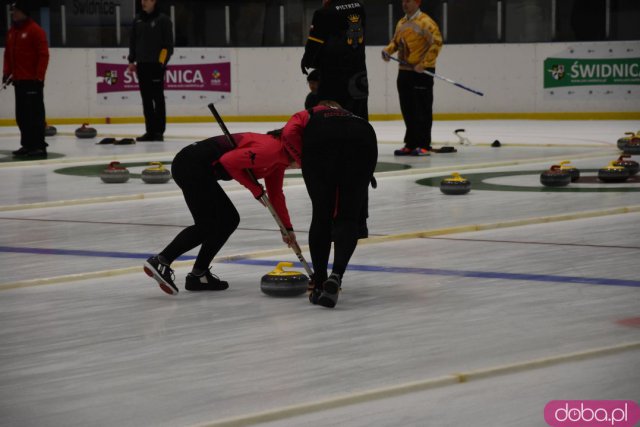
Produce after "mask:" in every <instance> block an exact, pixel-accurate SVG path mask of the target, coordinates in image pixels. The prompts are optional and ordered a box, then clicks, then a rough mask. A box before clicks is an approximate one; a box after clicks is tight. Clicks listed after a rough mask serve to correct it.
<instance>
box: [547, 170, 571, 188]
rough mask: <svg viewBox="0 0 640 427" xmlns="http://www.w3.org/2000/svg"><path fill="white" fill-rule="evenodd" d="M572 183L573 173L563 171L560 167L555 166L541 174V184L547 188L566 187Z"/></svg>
mask: <svg viewBox="0 0 640 427" xmlns="http://www.w3.org/2000/svg"><path fill="white" fill-rule="evenodd" d="M570 182H571V173H570V172H569V171H568V170H562V169H561V168H560V165H553V166H551V168H550V169H549V170H547V171H544V172H542V173H541V174H540V183H541V184H542V185H544V186H545V187H565V186H567V185H569V183H570Z"/></svg>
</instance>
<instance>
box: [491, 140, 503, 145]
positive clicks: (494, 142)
mask: <svg viewBox="0 0 640 427" xmlns="http://www.w3.org/2000/svg"><path fill="white" fill-rule="evenodd" d="M491 146H492V147H502V144H500V141H498V140H497V139H496V140H495V141H493V143H492V144H491Z"/></svg>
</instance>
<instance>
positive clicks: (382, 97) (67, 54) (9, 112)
mask: <svg viewBox="0 0 640 427" xmlns="http://www.w3.org/2000/svg"><path fill="white" fill-rule="evenodd" d="M576 45H577V46H583V47H584V45H585V44H584V43H583V44H576V43H574V44H573V46H576ZM591 45H594V46H595V45H597V46H599V47H602V46H612V47H614V48H616V49H625V50H626V49H636V50H638V51H639V52H640V49H639V47H640V46H639V43H638V42H616V43H610V44H607V43H591ZM570 46H572V45H571V44H568V43H553V44H550V43H547V44H533V43H530V44H486V45H449V46H445V47H444V49H443V50H442V53H441V55H440V57H439V60H438V67H437V72H438V73H439V74H441V75H443V76H446V77H448V78H450V79H453V80H456V81H458V82H460V83H462V84H464V85H466V86H469V87H472V88H474V89H477V90H480V91H482V92H484V93H485V96H483V97H480V96H477V95H474V94H472V93H469V92H466V91H464V90H461V89H459V88H457V87H455V86H453V85H450V84H448V83H445V82H442V81H439V80H436V82H435V104H434V112H435V113H540V112H563V111H566V112H591V111H593V112H609V111H610V112H637V111H640V99H639V97H636V96H628V97H626V98H625V97H616V98H612V99H601V98H598V97H593V98H589V99H580V100H570V99H549V97H548V96H547V97H545V96H544V91H543V77H544V75H543V61H544V59H545V58H547V57H550V56H553V55H556V54H558V53H559V52H562V51H563V50H565V49H567V48H568V47H570ZM381 48H382V47H381V46H370V47H368V48H367V67H368V71H369V88H370V98H369V112H370V113H371V114H399V113H400V107H399V104H398V96H397V92H396V83H395V80H396V75H397V64H395V63H385V62H383V61H382V60H381V59H380V50H381ZM180 50H184V51H190V50H194V49H182V48H180V49H178V51H180ZM229 52H230V57H231V64H232V92H231V96H230V99H229V101H228V102H226V103H222V104H220V106H219V110H220V111H221V113H222V114H226V115H234V116H255V115H260V116H275V115H288V114H291V113H293V112H295V111H298V110H300V109H301V108H303V105H304V98H305V96H306V94H307V91H308V89H307V85H306V78H305V76H304V75H303V74H302V73H301V71H300V58H301V56H302V48H234V49H229ZM3 53H4V49H0V55H1V54H3ZM95 61H96V58H95V51H94V50H93V49H51V63H50V66H49V70H48V72H47V82H46V87H45V104H46V108H47V116H48V117H50V118H64V117H94V118H104V117H132V116H137V117H140V116H142V107H141V105H140V106H136V105H123V106H120V107H117V108H114V107H113V106H109V105H99V104H98V103H97V99H96V83H95V77H94V76H95V74H96V73H95ZM12 92H13V91H12V90H6V91H3V92H2V93H1V94H0V118H13V116H14V100H13V93H12ZM167 111H168V115H169V116H206V115H208V114H209V112H208V110H207V108H206V106H205V105H184V104H169V105H168V107H167Z"/></svg>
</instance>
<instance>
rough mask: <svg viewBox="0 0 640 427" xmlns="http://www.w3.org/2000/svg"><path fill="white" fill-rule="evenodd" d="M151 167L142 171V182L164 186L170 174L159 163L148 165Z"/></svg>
mask: <svg viewBox="0 0 640 427" xmlns="http://www.w3.org/2000/svg"><path fill="white" fill-rule="evenodd" d="M149 164H150V165H151V167H148V168H146V169H145V170H143V171H142V180H143V181H144V182H146V183H147V184H164V183H165V182H168V181H169V180H170V179H171V172H169V170H168V169H167V168H165V167H164V165H163V164H162V163H161V162H151V163H149Z"/></svg>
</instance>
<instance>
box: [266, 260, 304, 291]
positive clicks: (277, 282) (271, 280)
mask: <svg viewBox="0 0 640 427" xmlns="http://www.w3.org/2000/svg"><path fill="white" fill-rule="evenodd" d="M283 267H293V263H290V262H279V263H278V265H277V266H276V269H275V270H273V271H271V272H270V273H267V274H265V275H264V276H262V280H260V290H261V291H262V292H263V293H265V294H267V295H269V296H272V297H295V296H298V295H302V294H304V293H305V292H307V285H308V284H309V278H308V277H307V276H306V275H304V274H302V273H300V272H298V271H284V270H283Z"/></svg>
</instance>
